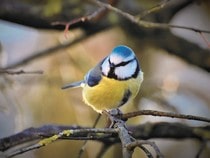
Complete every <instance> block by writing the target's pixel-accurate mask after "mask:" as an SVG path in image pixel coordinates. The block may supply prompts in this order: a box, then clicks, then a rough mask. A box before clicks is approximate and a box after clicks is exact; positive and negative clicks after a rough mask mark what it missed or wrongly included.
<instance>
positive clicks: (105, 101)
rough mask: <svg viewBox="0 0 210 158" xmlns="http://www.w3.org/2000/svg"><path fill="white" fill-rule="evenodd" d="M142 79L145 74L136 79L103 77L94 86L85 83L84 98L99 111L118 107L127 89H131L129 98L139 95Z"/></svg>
mask: <svg viewBox="0 0 210 158" xmlns="http://www.w3.org/2000/svg"><path fill="white" fill-rule="evenodd" d="M142 80H143V74H141V75H139V77H137V78H135V79H133V78H132V79H129V80H121V81H119V80H115V79H110V78H107V77H102V80H101V81H100V83H99V84H98V85H96V86H93V87H89V86H88V85H85V86H84V87H83V93H82V94H83V99H84V101H85V103H86V104H87V105H89V106H91V107H92V108H93V109H94V110H95V111H97V112H99V113H101V112H102V111H103V110H109V109H113V108H117V106H119V105H120V103H121V101H122V99H123V97H124V93H125V91H127V90H130V92H131V97H130V98H129V100H132V99H133V98H134V97H135V96H136V95H137V93H138V91H139V88H140V86H141V82H142ZM128 102H129V101H128Z"/></svg>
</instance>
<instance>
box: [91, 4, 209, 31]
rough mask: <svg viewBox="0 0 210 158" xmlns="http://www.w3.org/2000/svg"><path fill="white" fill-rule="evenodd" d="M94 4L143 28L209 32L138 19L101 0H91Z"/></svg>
mask: <svg viewBox="0 0 210 158" xmlns="http://www.w3.org/2000/svg"><path fill="white" fill-rule="evenodd" d="M92 1H93V2H94V3H95V4H97V5H98V6H100V7H106V8H107V9H108V10H111V11H113V12H115V13H117V14H119V15H121V16H123V17H125V18H126V19H128V20H130V21H131V22H133V23H135V24H137V25H139V26H142V27H145V28H159V29H169V28H178V29H185V30H191V31H194V32H203V33H210V31H209V30H203V29H199V28H194V27H187V26H179V25H172V24H166V23H155V22H149V21H144V20H139V18H138V17H135V16H133V15H131V14H129V13H127V12H123V11H121V10H120V9H118V8H116V7H113V6H112V5H110V4H107V3H103V2H101V1H95V0H92Z"/></svg>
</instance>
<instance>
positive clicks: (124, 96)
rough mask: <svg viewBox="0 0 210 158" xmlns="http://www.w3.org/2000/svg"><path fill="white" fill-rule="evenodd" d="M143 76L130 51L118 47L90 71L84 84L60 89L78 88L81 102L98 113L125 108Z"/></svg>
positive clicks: (134, 95)
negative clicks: (79, 88) (81, 98)
mask: <svg viewBox="0 0 210 158" xmlns="http://www.w3.org/2000/svg"><path fill="white" fill-rule="evenodd" d="M142 81H143V72H142V70H141V67H140V64H139V61H138V59H137V57H136V56H135V53H134V51H133V50H132V49H131V48H130V47H128V46H126V45H118V46H116V47H115V48H113V50H112V51H111V53H110V54H109V55H108V56H107V57H105V58H104V59H103V60H102V61H101V62H99V63H98V64H97V65H96V66H95V67H94V68H92V69H90V70H89V71H88V73H87V74H86V75H85V77H84V80H82V81H78V82H74V83H70V84H67V85H64V86H63V87H61V88H62V89H67V88H77V87H82V88H83V90H82V97H83V100H84V102H85V103H86V104H87V105H88V106H90V107H92V108H93V110H95V111H96V112H98V113H102V112H103V111H104V110H105V111H109V110H112V109H118V108H120V107H121V106H123V105H126V104H129V102H131V101H132V100H133V99H134V98H135V97H136V95H137V93H138V92H139V89H140V87H141V83H142Z"/></svg>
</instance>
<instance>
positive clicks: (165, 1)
mask: <svg viewBox="0 0 210 158" xmlns="http://www.w3.org/2000/svg"><path fill="white" fill-rule="evenodd" d="M169 1H170V0H164V1H163V2H161V3H159V4H157V5H155V6H153V7H152V8H150V9H147V10H145V11H143V12H142V13H141V14H139V15H137V16H136V18H138V19H139V20H140V19H142V18H143V17H145V16H147V15H149V14H151V13H154V12H157V11H159V10H160V9H163V8H164V7H165V6H166V4H168V2H169Z"/></svg>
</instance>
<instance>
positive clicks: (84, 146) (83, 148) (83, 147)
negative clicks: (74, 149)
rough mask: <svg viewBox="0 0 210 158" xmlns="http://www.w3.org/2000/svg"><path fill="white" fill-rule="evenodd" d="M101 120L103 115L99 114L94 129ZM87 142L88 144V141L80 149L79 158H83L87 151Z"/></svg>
mask: <svg viewBox="0 0 210 158" xmlns="http://www.w3.org/2000/svg"><path fill="white" fill-rule="evenodd" d="M100 118H101V114H98V115H97V118H96V120H95V122H94V124H93V126H92V128H95V127H96V125H97V124H98V121H99V120H100ZM88 136H90V134H88ZM87 142H88V140H85V141H84V143H83V145H82V147H81V148H80V150H79V153H78V158H81V157H82V154H83V153H84V151H85V148H86V145H87Z"/></svg>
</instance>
